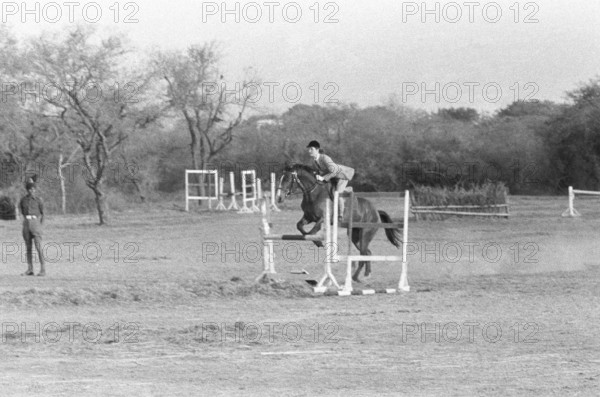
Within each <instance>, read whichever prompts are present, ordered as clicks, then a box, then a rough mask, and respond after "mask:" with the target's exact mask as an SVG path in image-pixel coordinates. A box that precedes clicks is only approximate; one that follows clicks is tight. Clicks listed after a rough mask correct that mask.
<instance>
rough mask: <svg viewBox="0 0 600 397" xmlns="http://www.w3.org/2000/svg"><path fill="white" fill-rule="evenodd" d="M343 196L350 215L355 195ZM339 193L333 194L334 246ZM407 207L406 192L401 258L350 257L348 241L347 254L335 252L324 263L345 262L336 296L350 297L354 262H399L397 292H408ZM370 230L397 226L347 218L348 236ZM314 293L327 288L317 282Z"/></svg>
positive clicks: (391, 291)
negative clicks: (354, 222)
mask: <svg viewBox="0 0 600 397" xmlns="http://www.w3.org/2000/svg"><path fill="white" fill-rule="evenodd" d="M382 194H383V193H379V195H382ZM343 195H344V196H349V197H350V200H348V201H349V203H348V204H347V206H348V213H349V214H352V213H353V212H352V211H353V207H354V195H355V193H353V192H352V193H349V194H348V193H344V194H343ZM356 195H360V193H356ZM339 196H340V195H339V193H338V192H335V193H334V199H333V230H332V238H331V240H332V241H333V242H334V243H335V244H336V246H337V243H338V239H337V237H338V214H339ZM409 206H410V199H409V192H408V190H407V191H405V193H404V219H403V224H402V229H403V230H402V231H403V237H402V256H389V255H385V256H381V255H380V256H377V255H351V253H350V249H351V244H352V241H351V239H349V241H348V253H347V255H337V250H336V251H335V254H334V257H333V258H332V260H331V261H326V262H325V265H326V266H330V265H331V262H333V263H337V262H339V261H340V260H342V261H346V280H345V283H344V287H343V288H342V290H341V291H338V292H337V294H338V295H343V296H346V295H351V294H352V293H353V288H352V262H355V261H365V260H368V261H385V262H396V261H398V262H400V261H401V263H402V268H401V273H400V280H399V282H398V290H400V291H404V292H408V291H410V286H409V285H408V276H407V273H408V264H407V260H406V248H407V242H408V217H409ZM365 227H368V228H371V227H377V228H396V227H398V225H397V224H389V223H388V224H383V223H362V222H361V223H358V224H356V225H355V224H353V222H352V217H351V216H350V217H349V222H348V225H347V228H348V233H349V236H350V235H351V233H352V229H356V228H365ZM330 272H331V269H327V270H326V273H330ZM314 291H315V292H319V293H325V292H327V287H325V286H323V282H319V284H318V285H317V286H316V287H315V288H314ZM375 292H376V291H375V290H363V291H361V294H363V295H367V294H374V293H375ZM385 292H386V293H395V292H396V290H395V289H392V288H387V289H385Z"/></svg>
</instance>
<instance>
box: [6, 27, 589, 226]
mask: <svg viewBox="0 0 600 397" xmlns="http://www.w3.org/2000/svg"><path fill="white" fill-rule="evenodd" d="M219 56H220V53H219V48H218V45H216V44H214V43H208V44H201V45H195V46H191V47H190V48H188V49H187V50H185V51H179V52H175V51H162V52H160V51H159V52H155V53H152V54H141V53H139V52H137V51H135V50H133V49H131V48H130V47H129V45H128V44H127V40H126V38H124V37H118V36H115V37H109V38H105V39H100V38H99V37H97V35H96V33H95V32H94V31H93V30H90V29H84V28H81V27H79V28H76V29H74V30H72V31H70V32H67V33H64V34H62V35H56V36H41V37H39V38H35V39H32V40H29V41H23V42H20V41H18V40H16V39H15V38H14V37H13V36H12V35H11V34H10V32H9V31H7V30H6V29H4V28H2V30H1V31H0V79H1V81H2V85H1V90H2V92H1V93H0V95H1V98H2V104H1V106H0V121H1V122H0V189H1V192H0V196H3V195H5V196H9V197H13V198H16V197H18V195H20V194H21V193H22V192H23V190H22V186H23V184H22V183H23V181H24V180H25V179H26V178H27V176H28V175H30V174H33V173H35V174H38V175H40V180H41V182H40V185H41V189H42V191H43V194H44V197H45V199H46V202H47V206H48V207H49V210H50V211H52V212H60V211H62V210H64V212H67V213H68V212H87V211H90V210H94V209H95V210H96V211H97V212H98V214H99V218H100V223H104V221H105V217H106V213H107V212H108V210H109V209H110V208H113V209H115V208H121V207H126V206H128V205H132V204H133V205H138V203H142V202H148V201H158V200H170V199H178V200H182V194H183V193H182V190H183V187H184V180H183V178H184V170H185V169H186V168H197V169H200V168H214V167H217V168H219V170H220V171H222V172H227V171H230V170H235V171H239V170H242V169H248V168H255V169H257V171H258V173H259V176H260V177H262V178H263V179H264V180H265V181H267V180H268V174H269V172H271V171H277V170H278V169H279V168H281V167H282V166H283V164H284V162H286V161H299V162H305V163H307V162H308V161H309V159H308V157H307V155H306V150H305V147H306V144H307V142H308V141H310V140H312V139H317V140H319V141H320V142H321V145H322V147H324V149H325V152H327V153H328V154H330V155H331V156H332V157H333V158H334V160H335V161H337V162H339V163H340V164H345V165H349V166H352V167H354V168H355V169H356V171H357V173H356V176H355V180H354V181H353V186H354V187H355V189H357V190H381V191H397V190H402V189H405V188H410V187H412V186H415V185H427V186H444V187H457V186H458V187H464V188H468V187H469V186H471V185H473V184H478V185H479V184H482V183H485V182H502V183H504V184H505V185H506V186H507V187H508V189H509V191H510V194H557V193H563V192H564V191H565V189H566V188H567V187H568V186H569V185H573V186H575V187H577V188H579V189H591V190H600V186H599V185H600V184H599V181H600V79H598V78H595V79H592V80H590V81H588V82H587V83H584V84H581V85H579V86H574V88H573V90H572V91H570V92H568V93H566V96H567V98H568V100H567V101H566V102H565V103H560V104H558V103H553V102H548V101H539V102H514V103H512V104H511V105H509V106H507V107H506V108H503V109H500V110H498V111H497V112H496V113H495V114H480V113H478V112H477V111H476V110H475V109H470V108H448V109H439V110H438V111H435V112H426V111H421V110H415V109H412V108H409V107H406V106H403V105H402V104H401V103H400V102H399V101H398V100H395V99H393V98H394V97H393V96H392V97H391V99H390V100H389V101H388V102H387V103H385V104H382V105H381V106H376V107H367V108H361V107H359V106H356V105H354V104H342V103H339V104H328V105H324V104H315V105H295V106H291V107H290V108H289V109H288V110H287V111H286V112H285V113H283V114H280V115H275V114H266V113H265V111H264V110H263V109H261V108H260V107H258V104H253V103H252V102H251V101H249V100H248V98H250V97H251V93H249V92H248V91H246V90H245V88H247V87H250V86H251V85H252V83H257V82H260V79H259V78H258V77H257V76H255V75H248V74H247V75H245V77H244V79H243V81H241V84H239V87H240V92H239V95H236V96H235V98H236V100H234V101H232V100H231V96H230V97H229V98H224V97H223V95H221V93H219V92H217V93H213V91H211V95H206V93H207V91H206V87H207V86H210V87H211V88H214V87H216V86H217V85H216V84H215V83H216V82H223V81H226V80H224V77H223V75H222V74H221V71H220V69H219ZM237 82H238V83H240V81H237ZM228 83H229V84H228V86H227V87H228V89H230V88H231V87H232V86H234V85H235V82H228ZM36 84H37V86H36ZM574 85H575V84H574ZM32 92H37V94H33V93H32ZM238 182H239V178H238Z"/></svg>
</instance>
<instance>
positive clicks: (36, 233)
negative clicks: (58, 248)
mask: <svg viewBox="0 0 600 397" xmlns="http://www.w3.org/2000/svg"><path fill="white" fill-rule="evenodd" d="M25 187H26V188H27V191H28V194H27V195H26V196H23V198H21V201H20V202H19V209H20V210H21V214H22V215H23V239H24V240H25V246H26V247H27V271H26V272H25V273H24V274H25V275H27V276H31V275H33V252H32V248H33V247H32V243H33V244H35V248H36V250H37V252H38V256H39V258H40V272H39V273H38V276H44V275H45V274H46V269H45V264H44V256H43V253H42V221H43V219H44V202H43V201H42V199H41V198H40V197H37V196H35V195H33V194H31V193H30V192H29V190H30V189H31V188H35V184H34V183H33V182H27V184H26V186H25Z"/></svg>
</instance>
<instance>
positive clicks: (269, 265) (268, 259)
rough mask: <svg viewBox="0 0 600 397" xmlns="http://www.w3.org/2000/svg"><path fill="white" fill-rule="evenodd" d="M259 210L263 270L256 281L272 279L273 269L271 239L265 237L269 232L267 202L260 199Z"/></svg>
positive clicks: (273, 260)
mask: <svg viewBox="0 0 600 397" xmlns="http://www.w3.org/2000/svg"><path fill="white" fill-rule="evenodd" d="M260 212H261V214H262V224H261V228H260V231H261V235H262V236H263V272H262V273H261V274H260V275H259V276H258V277H257V278H256V282H259V281H263V280H265V279H266V280H272V279H273V275H274V274H277V272H276V271H275V252H274V250H273V240H272V239H269V238H267V236H269V235H270V233H271V226H270V225H269V221H268V219H267V203H266V202H265V200H262V201H261V204H260Z"/></svg>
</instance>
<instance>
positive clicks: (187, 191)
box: [185, 170, 190, 212]
mask: <svg viewBox="0 0 600 397" xmlns="http://www.w3.org/2000/svg"><path fill="white" fill-rule="evenodd" d="M189 173H190V172H189V170H185V212H189V210H190V185H189V182H188V175H189Z"/></svg>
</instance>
